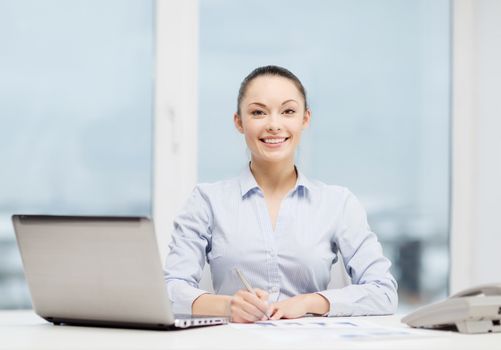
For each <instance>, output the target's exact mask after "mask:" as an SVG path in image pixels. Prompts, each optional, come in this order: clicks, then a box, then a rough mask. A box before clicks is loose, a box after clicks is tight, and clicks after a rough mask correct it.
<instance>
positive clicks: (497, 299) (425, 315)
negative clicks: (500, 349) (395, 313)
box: [402, 283, 501, 333]
mask: <svg viewBox="0 0 501 350" xmlns="http://www.w3.org/2000/svg"><path fill="white" fill-rule="evenodd" d="M402 322H405V323H407V324H408V325H409V326H411V327H420V328H436V329H451V328H452V329H454V328H456V329H457V330H458V331H459V332H461V333H492V332H501V283H499V284H486V285H481V286H476V287H473V288H468V289H465V290H463V291H461V292H459V293H456V294H454V295H452V296H450V297H449V298H448V299H446V300H444V301H441V302H438V303H435V304H432V305H428V306H424V307H422V308H420V309H418V310H416V311H414V312H412V313H410V314H409V315H407V316H405V317H404V318H402Z"/></svg>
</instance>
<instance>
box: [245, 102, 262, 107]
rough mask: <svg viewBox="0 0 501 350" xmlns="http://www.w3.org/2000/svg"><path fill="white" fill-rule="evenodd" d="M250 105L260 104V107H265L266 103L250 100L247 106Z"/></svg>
mask: <svg viewBox="0 0 501 350" xmlns="http://www.w3.org/2000/svg"><path fill="white" fill-rule="evenodd" d="M250 105H258V106H261V107H266V105H265V104H264V103H261V102H251V103H249V106H250Z"/></svg>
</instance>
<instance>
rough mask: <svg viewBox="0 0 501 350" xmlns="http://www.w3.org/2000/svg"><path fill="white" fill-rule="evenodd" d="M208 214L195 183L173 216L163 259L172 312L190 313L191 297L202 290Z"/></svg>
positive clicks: (199, 293) (201, 292) (206, 250)
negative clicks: (199, 286) (187, 197)
mask: <svg viewBox="0 0 501 350" xmlns="http://www.w3.org/2000/svg"><path fill="white" fill-rule="evenodd" d="M210 227H211V214H210V210H209V206H208V203H207V201H206V200H205V198H204V197H203V195H202V193H201V192H200V189H199V188H198V187H196V188H195V189H194V190H193V192H192V194H191V196H190V198H189V199H188V201H187V203H186V204H185V206H184V208H183V209H182V211H181V213H180V214H179V215H178V216H177V217H176V218H175V220H174V231H173V233H172V241H171V243H170V244H169V253H168V255H167V259H166V262H165V281H166V284H167V293H168V296H169V298H170V300H171V302H172V307H173V311H174V313H177V314H191V312H192V309H191V306H192V304H193V301H194V300H195V299H196V298H198V297H199V296H200V295H202V294H204V293H208V292H207V291H204V290H202V289H199V288H198V285H199V282H200V279H201V278H202V272H203V268H204V266H205V262H206V256H207V252H208V250H210V244H211V235H210Z"/></svg>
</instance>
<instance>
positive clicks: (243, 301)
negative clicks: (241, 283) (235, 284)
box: [230, 288, 269, 323]
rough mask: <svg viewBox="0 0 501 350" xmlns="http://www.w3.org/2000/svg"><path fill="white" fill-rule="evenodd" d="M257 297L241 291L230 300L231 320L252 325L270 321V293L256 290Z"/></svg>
mask: <svg viewBox="0 0 501 350" xmlns="http://www.w3.org/2000/svg"><path fill="white" fill-rule="evenodd" d="M254 291H255V292H256V294H257V297H256V296H255V295H254V294H252V293H250V292H248V291H246V290H243V289H241V290H239V291H238V292H236V293H235V294H234V295H233V296H232V297H231V299H230V318H231V321H232V322H239V323H250V322H256V321H264V320H267V319H268V316H267V315H269V313H268V311H269V306H268V304H267V301H268V293H266V292H265V291H264V290H261V289H258V288H254Z"/></svg>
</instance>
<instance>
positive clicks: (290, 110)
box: [283, 108, 296, 114]
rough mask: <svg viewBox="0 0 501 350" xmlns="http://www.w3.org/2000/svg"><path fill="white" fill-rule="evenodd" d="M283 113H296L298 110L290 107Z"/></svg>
mask: <svg viewBox="0 0 501 350" xmlns="http://www.w3.org/2000/svg"><path fill="white" fill-rule="evenodd" d="M283 113H284V114H294V113H296V111H295V110H293V109H290V108H289V109H286V110H285V111H284V112H283Z"/></svg>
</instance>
